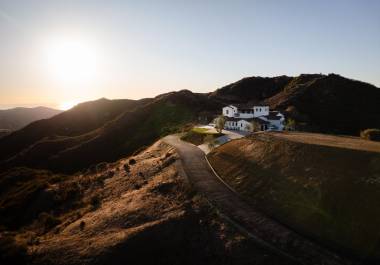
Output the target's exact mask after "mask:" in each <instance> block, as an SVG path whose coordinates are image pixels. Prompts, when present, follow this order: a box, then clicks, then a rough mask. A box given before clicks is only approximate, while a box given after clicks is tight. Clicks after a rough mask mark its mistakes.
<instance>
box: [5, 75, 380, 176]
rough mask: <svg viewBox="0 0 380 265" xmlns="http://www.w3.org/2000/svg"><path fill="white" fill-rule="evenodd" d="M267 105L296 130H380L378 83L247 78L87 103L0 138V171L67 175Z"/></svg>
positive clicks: (326, 78)
mask: <svg viewBox="0 0 380 265" xmlns="http://www.w3.org/2000/svg"><path fill="white" fill-rule="evenodd" d="M247 102H250V103H255V104H269V105H270V106H271V108H272V109H278V110H281V111H283V112H284V113H285V114H286V115H287V117H291V118H294V119H295V120H296V125H297V128H298V129H302V130H306V131H319V132H330V133H337V134H349V135H359V133H360V131H361V130H363V129H367V128H380V119H379V118H378V117H380V108H378V107H377V106H378V104H379V102H380V89H379V88H377V87H375V86H372V85H370V84H366V83H363V82H359V81H354V80H350V79H347V78H344V77H341V76H338V75H334V74H330V75H328V76H326V75H300V76H298V77H287V76H280V77H273V78H262V77H249V78H244V79H242V80H240V81H238V82H236V83H233V84H230V85H228V86H225V87H223V88H220V89H218V90H216V91H215V92H212V93H208V94H199V93H192V92H190V91H178V92H172V93H166V94H163V95H159V96H157V97H156V98H154V99H142V100H138V101H134V100H106V99H100V100H97V101H94V102H87V103H83V104H80V105H78V106H77V107H75V108H73V109H72V110H69V111H67V112H64V113H61V114H59V115H57V116H55V117H53V118H51V119H47V120H41V121H37V122H34V123H32V124H30V125H28V126H26V127H25V128H23V129H21V130H19V131H16V132H14V133H12V134H10V135H8V136H5V137H3V138H1V139H0V171H3V170H6V169H9V168H11V167H16V166H28V167H33V168H45V169H50V170H53V171H55V172H63V173H72V172H75V171H78V170H82V169H83V168H86V167H88V166H90V165H92V164H94V163H98V162H102V161H116V160H117V159H119V158H121V157H123V156H125V155H128V154H132V153H133V152H135V151H136V150H138V149H140V148H143V147H144V146H148V145H150V144H151V143H153V142H154V141H155V140H157V139H159V138H160V137H162V136H163V135H166V134H169V133H171V132H174V131H180V130H181V129H182V127H183V126H185V125H186V124H189V123H199V122H200V123H208V122H209V121H210V120H211V119H212V118H213V117H215V116H216V115H218V114H220V111H221V108H222V106H224V105H225V104H230V103H247Z"/></svg>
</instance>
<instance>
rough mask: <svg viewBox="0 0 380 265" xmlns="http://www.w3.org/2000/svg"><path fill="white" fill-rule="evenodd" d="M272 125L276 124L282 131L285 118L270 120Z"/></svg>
mask: <svg viewBox="0 0 380 265" xmlns="http://www.w3.org/2000/svg"><path fill="white" fill-rule="evenodd" d="M268 121H269V122H270V124H271V125H274V126H276V127H277V130H279V131H282V130H284V120H283V119H282V120H268Z"/></svg>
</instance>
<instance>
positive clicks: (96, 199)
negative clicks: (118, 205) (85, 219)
mask: <svg viewBox="0 0 380 265" xmlns="http://www.w3.org/2000/svg"><path fill="white" fill-rule="evenodd" d="M90 203H91V205H92V208H93V209H97V208H99V207H100V204H101V200H100V197H99V196H98V195H94V196H92V197H91V200H90Z"/></svg>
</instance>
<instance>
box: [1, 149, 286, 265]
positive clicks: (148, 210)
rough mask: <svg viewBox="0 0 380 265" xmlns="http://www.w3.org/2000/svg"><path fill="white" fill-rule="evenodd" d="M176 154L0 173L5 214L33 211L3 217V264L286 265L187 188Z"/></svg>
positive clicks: (152, 152) (152, 151) (149, 154)
mask: <svg viewBox="0 0 380 265" xmlns="http://www.w3.org/2000/svg"><path fill="white" fill-rule="evenodd" d="M132 158H133V160H134V163H131V162H130V161H132V160H131V159H132ZM177 159H178V155H177V154H176V153H175V151H174V150H173V148H171V147H170V146H168V145H166V144H164V143H162V142H157V143H156V144H154V145H153V146H151V147H149V148H147V149H146V150H144V151H142V152H140V153H139V154H137V155H135V156H133V157H127V158H123V159H121V160H119V161H117V162H114V163H112V164H107V163H101V164H99V165H97V166H96V167H94V168H91V169H89V170H88V171H87V172H85V173H78V174H74V175H67V176H64V177H59V176H56V175H53V174H52V173H50V172H47V171H37V170H31V169H19V170H18V171H14V172H13V173H12V174H13V175H12V176H10V175H9V176H8V174H5V175H0V184H1V185H0V187H4V190H0V206H1V209H2V212H1V216H3V213H5V211H6V210H8V211H7V219H13V220H17V218H18V217H20V215H22V214H23V213H25V212H31V211H34V213H35V214H34V216H30V218H29V219H28V220H26V219H24V220H23V221H24V222H23V223H19V224H18V225H17V226H14V225H12V224H10V223H9V222H7V223H3V227H2V228H0V264H2V265H11V264H12V265H15V264H16V265H17V264H41V265H42V264H44V265H45V264H55V265H59V264H62V265H63V264H64V265H69V264H71V265H74V264H75V265H79V264H81V265H84V264H91V265H94V264H95V265H100V264H104V265H105V264H107V265H116V264H218V265H220V264H247V265H248V264H250V265H252V264H253V265H255V264H256V265H265V264H279V265H285V264H287V262H286V261H283V260H281V259H280V258H279V257H276V256H274V255H272V254H271V253H268V252H267V251H265V250H262V249H260V248H257V247H256V246H255V245H254V244H253V243H252V242H250V241H249V240H248V239H247V238H246V237H245V236H244V235H241V234H240V233H239V232H237V231H236V230H234V229H233V228H232V227H230V226H229V225H228V224H227V223H225V222H224V221H222V220H221V219H220V218H219V217H218V216H217V214H216V211H215V210H214V209H212V208H211V207H210V205H209V204H208V203H207V202H206V201H205V200H204V199H203V198H202V197H200V196H199V195H197V194H195V193H194V191H192V190H191V188H190V187H189V186H188V184H187V182H186V180H185V177H184V175H183V170H181V167H180V165H179V164H178V163H177V162H176V161H177ZM53 177H55V180H54V181H53V180H52V178H53ZM33 184H35V185H36V186H37V187H36V188H34V187H33ZM94 198H95V199H94ZM5 201H8V202H12V201H13V202H14V201H19V202H23V203H22V204H19V207H18V208H17V207H16V208H15V207H13V206H12V204H9V203H4V202H5ZM58 202H60V204H58V205H57V203H58ZM44 203H45V204H44ZM46 203H47V204H46ZM42 205H45V207H43V208H42V207H41V206H42ZM21 209H22V210H21ZM1 221H3V219H1ZM4 230H5V231H4ZM9 230H13V231H9Z"/></svg>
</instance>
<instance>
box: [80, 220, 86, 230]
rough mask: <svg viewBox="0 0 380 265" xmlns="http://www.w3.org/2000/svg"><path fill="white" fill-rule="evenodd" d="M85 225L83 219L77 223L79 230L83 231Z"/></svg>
mask: <svg viewBox="0 0 380 265" xmlns="http://www.w3.org/2000/svg"><path fill="white" fill-rule="evenodd" d="M85 226H86V223H85V222H84V221H81V222H80V224H79V229H80V231H83V230H84V227H85Z"/></svg>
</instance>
